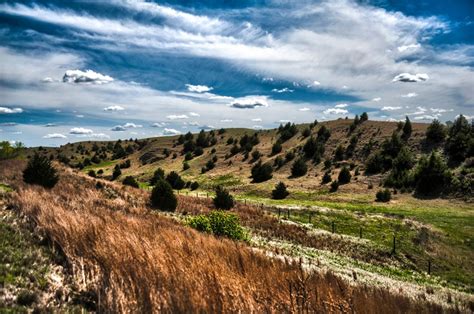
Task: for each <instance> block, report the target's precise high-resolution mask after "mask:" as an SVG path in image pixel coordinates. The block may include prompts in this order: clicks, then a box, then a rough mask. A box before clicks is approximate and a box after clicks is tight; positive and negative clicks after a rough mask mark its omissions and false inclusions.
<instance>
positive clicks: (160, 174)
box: [150, 168, 165, 185]
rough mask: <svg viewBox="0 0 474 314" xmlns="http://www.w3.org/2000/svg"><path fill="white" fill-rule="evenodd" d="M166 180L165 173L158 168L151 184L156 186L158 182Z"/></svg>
mask: <svg viewBox="0 0 474 314" xmlns="http://www.w3.org/2000/svg"><path fill="white" fill-rule="evenodd" d="M164 178H165V171H164V170H163V169H161V168H158V169H156V170H155V172H154V173H153V177H151V179H150V184H151V185H155V184H156V182H158V180H160V179H164Z"/></svg>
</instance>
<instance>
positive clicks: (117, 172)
mask: <svg viewBox="0 0 474 314" xmlns="http://www.w3.org/2000/svg"><path fill="white" fill-rule="evenodd" d="M121 175H122V170H120V166H119V165H115V167H114V171H113V172H112V180H115V179H117V178H118V177H120V176H121Z"/></svg>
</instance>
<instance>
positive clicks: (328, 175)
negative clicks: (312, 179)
mask: <svg viewBox="0 0 474 314" xmlns="http://www.w3.org/2000/svg"><path fill="white" fill-rule="evenodd" d="M331 181H332V178H331V172H330V171H326V172H325V173H324V175H323V179H322V180H321V184H326V183H329V182H331Z"/></svg>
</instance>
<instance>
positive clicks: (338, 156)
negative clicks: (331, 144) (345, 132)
mask: <svg viewBox="0 0 474 314" xmlns="http://www.w3.org/2000/svg"><path fill="white" fill-rule="evenodd" d="M343 159H344V147H342V145H339V146H337V148H336V151H335V152H334V161H341V160H343Z"/></svg>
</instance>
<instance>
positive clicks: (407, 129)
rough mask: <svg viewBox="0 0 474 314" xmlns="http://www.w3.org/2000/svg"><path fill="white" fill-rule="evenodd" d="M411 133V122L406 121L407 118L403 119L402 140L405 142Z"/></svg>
mask: <svg viewBox="0 0 474 314" xmlns="http://www.w3.org/2000/svg"><path fill="white" fill-rule="evenodd" d="M411 132H412V127H411V122H410V119H408V116H406V119H405V124H404V125H403V135H402V138H403V139H404V140H407V139H409V138H410V136H411Z"/></svg>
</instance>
